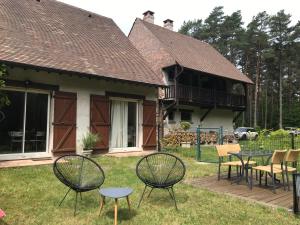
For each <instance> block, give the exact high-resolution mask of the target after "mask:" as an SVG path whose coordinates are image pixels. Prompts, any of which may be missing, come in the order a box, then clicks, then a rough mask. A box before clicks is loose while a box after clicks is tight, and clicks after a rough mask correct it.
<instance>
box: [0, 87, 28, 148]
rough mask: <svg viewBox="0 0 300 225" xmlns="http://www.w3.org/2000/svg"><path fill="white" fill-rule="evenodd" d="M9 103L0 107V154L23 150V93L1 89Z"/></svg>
mask: <svg viewBox="0 0 300 225" xmlns="http://www.w3.org/2000/svg"><path fill="white" fill-rule="evenodd" d="M1 92H3V94H5V95H6V96H7V97H8V99H9V101H10V104H9V105H8V106H4V107H2V108H1V109H0V154H14V153H22V152H23V139H24V108H25V105H24V104H25V93H24V92H17V91H1Z"/></svg>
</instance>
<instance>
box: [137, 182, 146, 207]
mask: <svg viewBox="0 0 300 225" xmlns="http://www.w3.org/2000/svg"><path fill="white" fill-rule="evenodd" d="M146 188H147V185H145V188H144V191H143V194H142V196H141V198H140V201H139V204H138V208H139V207H140V204H141V202H142V200H143V198H144V194H145V191H146Z"/></svg>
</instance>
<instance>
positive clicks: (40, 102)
mask: <svg viewBox="0 0 300 225" xmlns="http://www.w3.org/2000/svg"><path fill="white" fill-rule="evenodd" d="M2 92H3V93H4V94H5V95H6V96H7V97H8V99H9V101H10V104H9V105H8V106H4V107H2V108H1V109H0V154H18V153H19V154H24V153H37V152H45V151H46V142H47V127H48V126H47V125H48V102H49V99H48V98H49V95H48V94H45V93H32V92H24V91H11V90H5V91H2Z"/></svg>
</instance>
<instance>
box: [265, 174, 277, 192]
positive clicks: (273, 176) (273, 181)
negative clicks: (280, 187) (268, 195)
mask: <svg viewBox="0 0 300 225" xmlns="http://www.w3.org/2000/svg"><path fill="white" fill-rule="evenodd" d="M266 174H267V173H266ZM271 175H272V185H273V193H274V194H276V189H275V174H274V173H273V174H271Z"/></svg>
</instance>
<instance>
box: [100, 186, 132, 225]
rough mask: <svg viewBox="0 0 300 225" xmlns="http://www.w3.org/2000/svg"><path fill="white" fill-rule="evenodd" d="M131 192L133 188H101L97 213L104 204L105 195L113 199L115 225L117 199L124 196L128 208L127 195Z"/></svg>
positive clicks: (116, 220)
mask: <svg viewBox="0 0 300 225" xmlns="http://www.w3.org/2000/svg"><path fill="white" fill-rule="evenodd" d="M132 192H133V189H132V188H128V187H121V188H120V187H110V188H101V189H100V190H99V193H100V196H101V202H100V212H99V215H100V214H101V211H102V209H103V206H104V204H105V197H108V198H113V199H115V222H114V225H117V222H118V199H119V198H125V197H126V200H127V204H128V208H129V210H130V202H129V195H130V194H131V193H132Z"/></svg>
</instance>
